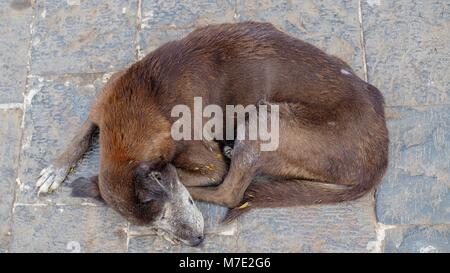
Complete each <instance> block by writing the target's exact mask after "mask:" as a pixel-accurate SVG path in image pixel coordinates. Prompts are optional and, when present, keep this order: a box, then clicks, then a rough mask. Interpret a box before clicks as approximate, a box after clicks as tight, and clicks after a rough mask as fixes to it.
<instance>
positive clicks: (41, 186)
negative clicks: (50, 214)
mask: <svg viewBox="0 0 450 273" xmlns="http://www.w3.org/2000/svg"><path fill="white" fill-rule="evenodd" d="M68 173H69V169H68V168H66V167H61V168H56V167H54V166H53V165H50V166H48V167H47V168H45V169H43V170H42V171H41V174H40V176H39V179H38V181H37V182H36V188H37V189H38V195H40V194H41V193H49V192H52V191H54V190H56V189H57V188H58V187H59V186H60V185H61V183H62V182H63V181H64V179H65V178H66V176H67V174H68Z"/></svg>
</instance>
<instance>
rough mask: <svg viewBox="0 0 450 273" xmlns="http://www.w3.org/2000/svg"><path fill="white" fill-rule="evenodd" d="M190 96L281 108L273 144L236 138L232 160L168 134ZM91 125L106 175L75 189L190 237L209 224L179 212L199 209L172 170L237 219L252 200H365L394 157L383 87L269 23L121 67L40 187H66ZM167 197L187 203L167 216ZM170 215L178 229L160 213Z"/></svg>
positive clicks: (199, 39) (221, 31)
mask: <svg viewBox="0 0 450 273" xmlns="http://www.w3.org/2000/svg"><path fill="white" fill-rule="evenodd" d="M194 97H202V98H203V102H204V104H216V105H219V106H221V107H222V108H225V106H226V105H237V104H241V105H244V106H245V105H250V104H261V103H263V104H270V105H278V106H279V109H280V113H279V114H280V117H279V128H280V140H279V147H278V149H277V150H275V151H270V152H269V151H268V152H263V151H260V150H259V141H257V140H256V141H250V140H248V141H247V140H242V141H236V142H235V143H234V151H233V156H232V159H231V163H230V166H229V169H228V167H227V164H226V163H225V159H224V157H223V156H222V154H221V149H220V146H219V143H217V142H214V141H206V140H202V141H183V140H181V141H175V140H173V139H172V137H171V125H172V123H173V122H174V119H173V118H172V117H171V115H170V113H171V109H172V108H173V107H174V106H175V105H179V104H184V105H188V106H189V107H191V108H192V105H193V101H194V99H193V98H194ZM96 128H99V129H100V155H101V162H100V171H99V176H98V178H93V179H90V180H83V181H81V182H80V183H78V186H77V187H75V189H74V191H75V193H78V194H79V195H80V192H81V195H91V196H101V198H103V199H104V200H105V201H106V202H107V203H108V205H110V206H111V207H113V208H115V209H116V210H117V211H119V212H120V213H121V214H123V215H124V216H125V217H127V218H128V219H130V220H132V221H135V222H139V223H142V224H155V223H156V222H158V221H159V222H158V223H159V224H155V225H160V226H161V227H163V226H164V227H163V228H166V229H169V231H170V232H172V234H173V235H174V236H178V237H179V238H180V237H181V239H183V240H187V241H189V242H190V243H191V244H196V243H198V241H199V240H201V235H198V236H197V235H195V233H196V232H197V234H199V233H198V229H199V228H198V227H200V226H201V227H203V223H201V224H199V222H200V220H198V221H197V220H192V219H191V220H183V219H182V220H180V221H179V219H178V218H177V217H174V216H173V210H178V211H181V212H180V213H179V214H182V215H184V216H183V217H184V218H186V217H187V216H186V215H185V214H189V213H192V211H187V210H184V211H183V208H184V207H186V206H188V205H190V204H189V203H191V202H189V200H190V197H189V195H188V194H176V192H177V191H180V192H183V187H182V186H181V184H179V183H178V182H177V181H178V178H177V174H178V176H179V177H180V180H181V182H182V183H183V184H184V185H185V186H187V187H188V190H189V192H190V194H191V196H192V197H193V198H194V199H196V200H200V201H206V202H212V203H215V204H220V205H224V206H227V207H229V208H234V209H233V210H232V211H231V214H229V219H232V218H234V217H236V216H238V215H239V214H241V213H242V212H244V211H247V210H248V209H250V208H255V207H284V206H297V205H309V204H317V203H332V202H340V201H345V200H352V199H356V198H359V197H361V196H362V195H364V194H365V193H367V192H368V191H369V190H371V189H372V188H373V187H374V186H376V185H377V184H378V183H379V182H380V180H381V178H382V176H383V174H384V172H385V169H386V166H387V161H388V132H387V129H386V124H385V118H384V101H383V97H382V94H381V93H380V92H379V91H378V90H377V89H376V88H375V87H373V86H372V85H370V84H368V83H366V82H364V81H363V80H361V79H360V78H359V77H358V76H356V75H355V74H354V72H353V71H352V70H351V68H350V67H349V66H348V65H347V64H346V63H345V62H343V61H341V60H340V59H338V58H336V57H333V56H329V55H327V54H326V53H324V52H323V51H321V50H319V49H318V48H316V47H314V46H312V45H310V44H308V43H305V42H303V41H301V40H298V39H296V38H293V37H291V36H289V35H286V34H285V33H283V32H281V31H279V30H277V29H276V28H275V27H273V26H272V25H271V24H268V23H254V22H245V23H238V24H221V25H212V26H207V27H204V28H200V29H197V30H195V31H194V32H192V33H191V34H189V35H188V36H187V37H185V38H183V39H181V40H179V41H173V42H169V43H167V44H165V45H163V46H161V47H160V48H158V49H156V50H155V51H153V52H151V53H150V54H149V55H147V56H146V57H145V58H144V59H142V60H141V61H139V62H137V63H135V64H133V65H132V66H131V67H130V68H128V69H127V70H125V71H122V72H120V73H117V74H116V75H114V76H113V77H112V78H111V79H110V81H109V82H108V84H107V85H106V86H105V87H104V90H103V91H102V93H101V94H100V96H99V97H98V99H97V101H96V103H95V105H94V106H93V108H92V110H91V113H90V115H89V119H88V121H86V123H85V124H84V125H83V127H82V128H81V130H80V132H79V133H78V135H77V136H76V137H75V138H74V140H73V141H72V143H71V145H70V147H69V148H68V149H67V151H66V152H64V154H63V155H62V156H60V157H59V158H58V159H57V160H55V161H54V162H53V164H52V165H51V166H50V167H48V168H47V169H45V170H44V171H43V172H42V176H41V178H40V180H39V181H38V187H39V188H40V192H47V191H49V189H50V190H53V189H55V188H57V187H58V186H59V185H60V183H61V182H62V181H63V180H64V178H65V176H66V174H67V173H68V170H69V169H70V167H71V166H73V165H74V164H75V163H76V162H77V161H78V159H79V158H80V157H81V156H82V155H83V153H84V152H85V151H86V149H87V147H88V145H89V142H90V139H91V136H92V135H93V132H94V131H95V129H96ZM172 164H173V165H174V166H175V167H176V170H175V169H174V168H173V167H172ZM205 166H210V167H208V168H206V167H205ZM211 166H213V167H211ZM152 171H162V175H163V177H162V179H160V180H158V179H156V178H155V176H154V175H153V174H152ZM97 185H98V186H97ZM170 188H176V190H169V189H170ZM170 196H171V197H170ZM183 198H184V199H185V200H181V199H183ZM169 200H170V202H172V203H173V202H178V203H179V204H181V205H179V206H178V207H177V208H175V207H171V210H172V212H171V213H169V212H167V210H168V206H167V203H168V202H169ZM180 200H181V201H180ZM183 202H184V203H183ZM190 206H193V205H190ZM168 214H171V215H172V216H170V218H171V221H175V222H177V221H178V222H183V225H182V228H180V227H177V228H173V226H174V225H175V224H173V223H172V224H167V222H164V220H162V219H164V217H166V216H167V215H168ZM181 218H182V217H181ZM186 219H187V218H186ZM163 222H164V224H161V223H163ZM194 223H195V224H194ZM192 225H194V226H195V225H197V228H192ZM168 226H171V227H169V228H168ZM183 230H190V231H191V232H187V233H186V232H185V233H186V234H188V235H186V234H184V235H183ZM193 230H197V231H196V232H194V231H193ZM189 236H191V237H194V239H190V238H188V237H189ZM196 236H197V237H196ZM195 238H197V239H195Z"/></svg>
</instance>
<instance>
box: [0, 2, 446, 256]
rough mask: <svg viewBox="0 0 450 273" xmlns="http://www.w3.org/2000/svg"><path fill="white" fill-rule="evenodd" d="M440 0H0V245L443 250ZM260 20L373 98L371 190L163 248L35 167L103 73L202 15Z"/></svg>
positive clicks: (92, 168) (209, 219) (211, 209)
mask: <svg viewBox="0 0 450 273" xmlns="http://www.w3.org/2000/svg"><path fill="white" fill-rule="evenodd" d="M449 6H450V2H449V1H448V0H445V1H442V0H415V1H411V0H367V1H366V0H361V1H358V0H346V1H333V0H325V1H319V0H305V1H277V0H264V1H255V0H250V1H243V0H228V1H226V0H217V1H212V0H200V1H183V0H167V1H160V0H112V1H105V0H103V1H101V0H89V1H87V0H85V1H83V0H67V1H66V0H45V1H44V0H33V1H30V0H28V1H27V0H13V1H11V0H0V122H1V127H0V159H1V161H0V177H1V180H0V252H27V251H33V252H45V251H51V252H68V251H69V252H70V251H82V252H97V251H99V252H127V251H128V252H161V251H167V252H179V251H187V252H190V251H210V252H222V251H230V252H236V251H239V252H255V251H267V252H271V251H277V252H299V251H301V252H383V251H386V252H449V251H450V244H449V239H450V195H449V186H450V73H449V72H450V70H449V67H450V48H449V47H450V46H449V43H450V42H449V41H450V18H449V14H450V7H449ZM243 20H258V21H269V22H272V23H273V24H275V25H276V26H278V27H279V28H281V29H283V30H285V31H286V32H288V33H290V34H292V35H294V36H296V37H298V38H301V39H304V40H306V41H309V42H311V43H313V44H315V45H317V46H318V47H320V48H322V49H324V50H325V51H327V52H328V53H331V54H334V55H337V56H339V57H341V58H343V59H344V60H345V61H347V62H348V63H349V64H351V65H352V67H353V68H354V69H355V71H357V73H358V74H359V75H360V76H361V77H362V78H365V79H368V81H369V82H371V83H372V84H374V85H376V86H377V87H378V88H379V89H380V90H382V92H383V93H384V95H385V98H386V104H387V108H386V111H387V114H388V117H389V121H388V126H389V129H390V137H391V146H390V166H389V170H388V172H387V174H386V176H385V178H384V182H383V184H382V185H381V186H380V187H379V188H378V190H377V191H376V193H374V194H372V195H369V196H366V197H364V198H362V199H360V200H358V201H354V202H348V203H343V204H338V205H326V206H311V207H299V208H289V209H263V210H257V211H253V212H251V213H250V214H248V215H246V216H244V217H243V218H241V219H240V220H239V221H238V222H235V223H233V224H232V225H230V226H220V225H218V222H219V220H220V218H221V216H223V214H224V212H225V210H224V209H223V208H220V207H217V206H212V205H208V204H200V205H201V209H202V211H203V213H204V216H205V220H206V223H207V233H208V236H207V240H206V242H205V244H204V246H203V247H202V248H200V249H197V248H189V247H183V246H171V245H169V244H168V243H167V242H166V241H164V240H162V239H160V238H159V237H155V236H154V235H152V234H151V233H149V231H148V230H146V229H145V228H142V227H135V226H132V225H129V224H128V223H127V222H126V221H124V220H123V219H122V218H121V217H120V216H118V215H117V214H116V213H115V212H114V211H112V210H111V209H109V208H106V207H105V206H104V205H102V204H101V203H99V202H96V201H92V200H84V199H75V198H71V197H70V195H69V188H68V187H67V185H68V184H69V183H70V182H71V181H72V180H73V179H74V178H76V177H78V176H82V175H83V176H86V175H89V174H94V173H95V172H96V170H97V168H98V162H97V161H98V146H97V147H96V148H94V149H92V151H90V152H89V154H88V155H87V156H86V158H85V159H84V160H83V161H82V162H81V163H80V164H79V166H77V168H76V171H75V173H72V174H71V175H70V176H69V178H68V180H67V183H66V184H65V185H64V186H62V187H61V188H60V189H59V190H58V191H57V193H55V194H53V195H48V196H45V197H40V198H38V197H37V196H36V194H35V192H34V184H35V181H36V178H37V176H38V174H39V171H40V170H41V169H42V168H44V167H45V166H46V165H47V164H48V163H49V162H50V161H51V160H52V159H53V158H54V157H55V156H56V155H57V154H58V153H60V152H61V151H62V149H63V148H64V147H65V146H66V145H67V143H68V141H69V140H70V139H71V137H72V136H73V134H74V132H75V131H76V129H77V128H78V126H79V125H80V124H81V122H82V121H83V120H84V119H85V118H86V116H87V113H88V110H89V107H90V105H91V103H92V101H93V99H94V97H95V95H96V94H97V92H99V90H100V89H101V87H102V85H103V84H104V83H105V80H106V79H107V77H108V75H110V73H111V72H114V71H117V70H120V69H123V68H125V67H127V66H128V65H129V64H131V63H133V62H135V61H137V60H138V59H139V58H141V57H142V56H144V55H145V54H146V53H148V52H150V51H151V50H153V49H155V48H156V47H158V46H159V45H161V44H162V43H164V42H166V41H169V40H172V39H176V38H179V37H182V36H183V35H185V34H186V33H188V32H190V31H191V30H192V29H194V28H195V27H198V26H202V25H205V24H208V23H221V22H237V21H243Z"/></svg>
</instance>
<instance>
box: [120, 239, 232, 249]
mask: <svg viewBox="0 0 450 273" xmlns="http://www.w3.org/2000/svg"><path fill="white" fill-rule="evenodd" d="M236 239H237V237H236V236H235V235H232V236H226V235H206V238H205V241H204V242H203V243H202V244H201V246H200V247H189V246H185V245H181V244H178V245H172V244H171V243H169V242H167V241H166V240H164V239H163V238H161V237H159V236H138V237H131V238H130V241H129V245H128V251H129V252H132V253H142V252H145V253H149V252H150V253H155V252H171V253H179V252H213V253H222V252H235V251H236Z"/></svg>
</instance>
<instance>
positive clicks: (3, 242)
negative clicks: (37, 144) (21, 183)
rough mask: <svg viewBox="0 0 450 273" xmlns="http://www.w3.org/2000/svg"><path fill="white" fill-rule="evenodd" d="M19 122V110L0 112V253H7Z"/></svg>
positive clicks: (17, 153)
mask: <svg viewBox="0 0 450 273" xmlns="http://www.w3.org/2000/svg"><path fill="white" fill-rule="evenodd" d="M21 120H22V111H21V110H20V109H12V110H0V124H1V126H0V143H2V145H0V158H1V159H2V160H1V161H0V178H1V179H0V197H1V198H0V253H2V252H7V251H8V248H9V242H10V232H11V230H10V226H11V211H12V205H13V199H14V188H15V186H16V178H17V162H18V156H19V146H20V135H21V131H20V122H21Z"/></svg>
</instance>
